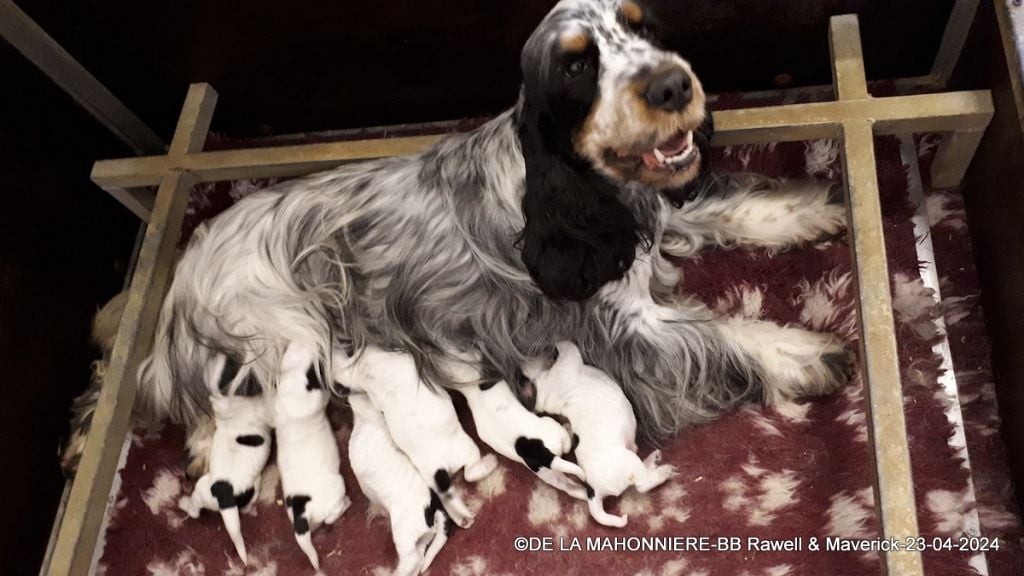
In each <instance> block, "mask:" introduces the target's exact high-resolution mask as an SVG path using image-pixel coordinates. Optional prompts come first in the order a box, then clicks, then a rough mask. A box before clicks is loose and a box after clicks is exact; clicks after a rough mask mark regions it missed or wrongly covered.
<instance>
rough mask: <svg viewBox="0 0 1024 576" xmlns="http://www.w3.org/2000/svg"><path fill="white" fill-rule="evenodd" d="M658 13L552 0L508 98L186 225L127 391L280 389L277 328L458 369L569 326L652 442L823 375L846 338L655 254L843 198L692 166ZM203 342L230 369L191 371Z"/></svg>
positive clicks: (696, 157) (789, 230) (778, 232)
mask: <svg viewBox="0 0 1024 576" xmlns="http://www.w3.org/2000/svg"><path fill="white" fill-rule="evenodd" d="M657 32H658V25H657V23H656V22H654V21H653V19H652V18H651V15H650V14H649V10H647V9H645V7H644V5H643V3H642V0H625V1H620V0H563V1H561V2H559V3H558V4H557V5H556V6H555V7H554V9H553V10H552V11H551V12H550V14H548V16H547V17H546V18H545V19H544V20H543V21H542V22H541V23H540V25H539V26H538V27H537V29H536V30H535V31H534V33H533V34H532V35H531V36H530V38H529V40H528V41H527V42H526V45H525V47H524V48H523V51H522V73H523V84H522V89H521V93H520V96H519V99H518V101H517V102H516V103H515V105H514V106H513V107H512V108H511V109H509V110H507V111H506V112H504V113H503V114H501V115H499V116H497V117H496V118H494V119H493V120H491V121H490V122H488V123H486V124H485V125H483V126H481V127H480V128H478V129H476V130H474V131H472V132H469V133H465V134H459V135H454V136H451V137H449V138H446V139H444V140H443V141H440V142H439V143H437V144H436V145H434V146H432V147H430V148H429V149H427V150H425V151H423V152H422V153H419V154H416V155H413V156H406V157H399V158H386V159H380V160H375V161H369V162H362V163H356V164H348V165H344V166H341V167H339V168H337V169H334V170H330V171H327V172H323V173H319V174H315V175H312V176H309V177H306V178H302V179H297V180H292V181H288V182H284V183H282V184H280V185H277V186H275V187H273V188H271V189H268V190H265V191H262V192H259V193H256V194H254V195H251V196H249V197H247V198H245V199H244V200H242V201H240V202H238V203H237V204H236V205H235V206H233V207H232V208H231V209H229V210H228V211H226V212H224V213H223V214H221V215H220V216H218V217H216V218H215V219H213V220H212V221H210V222H208V223H207V224H205V225H204V226H202V227H201V228H200V229H199V230H198V231H197V232H196V234H195V236H194V237H193V238H192V240H191V243H190V244H189V246H188V248H187V250H186V252H185V253H184V255H183V257H182V259H181V261H180V264H179V265H178V268H177V270H176V273H175V276H174V280H173V284H172V286H171V288H170V291H169V293H168V294H167V297H166V300H165V302H164V305H163V309H162V312H161V316H160V321H159V326H158V329H157V335H156V340H155V344H154V348H153V352H152V355H151V356H150V358H149V359H148V360H147V361H146V362H145V364H144V365H143V367H142V369H141V370H140V380H141V381H140V399H141V400H142V401H143V403H144V406H146V407H148V408H149V409H150V410H151V411H152V412H154V413H155V414H158V415H163V416H167V415H169V416H171V417H172V418H173V419H174V420H176V421H178V422H180V423H183V424H185V425H186V426H188V427H190V428H191V429H197V430H208V427H202V426H197V424H198V423H199V422H200V420H201V419H202V417H203V416H204V415H205V414H206V413H208V411H209V400H208V397H209V395H210V392H211V390H210V388H211V387H214V386H217V387H220V388H221V389H222V391H232V392H235V393H253V392H255V391H258V390H260V389H262V388H264V387H272V386H275V384H276V381H277V380H278V378H279V376H280V371H281V358H282V356H283V355H284V351H285V350H286V349H287V348H288V347H289V346H303V347H304V348H306V349H308V350H312V351H314V354H313V356H314V358H315V359H314V360H313V361H312V365H311V368H312V369H313V370H316V371H318V372H319V373H321V374H330V366H329V363H330V357H331V349H332V347H334V346H339V345H342V346H346V347H348V348H349V349H354V350H356V351H358V350H360V349H361V348H362V347H363V346H365V345H367V344H374V345H377V346H380V347H384V348H387V349H392V350H402V351H404V352H406V353H408V354H410V355H411V356H412V357H413V358H414V359H415V361H416V364H417V366H418V368H419V370H420V372H421V374H422V376H423V378H424V379H425V380H426V381H427V382H430V383H432V384H435V385H442V386H454V385H457V384H458V383H457V382H454V381H453V380H454V379H455V376H453V372H452V370H450V367H451V363H450V361H451V360H452V359H453V358H458V359H464V358H466V357H467V356H466V354H467V353H468V354H471V355H472V356H471V357H474V358H482V359H483V366H484V367H485V368H486V370H487V373H488V374H490V375H492V376H493V377H494V378H495V379H496V378H506V379H508V380H509V381H516V380H515V379H514V378H513V374H514V373H515V371H516V370H517V368H518V367H519V366H520V365H522V364H523V363H524V362H525V361H527V360H529V359H531V358H535V357H539V356H541V355H543V354H547V353H548V352H549V351H550V350H551V349H552V347H553V344H554V343H555V342H557V341H560V340H571V341H573V342H575V343H577V344H578V346H579V348H580V349H581V351H582V352H583V354H584V356H585V359H586V361H587V362H588V363H589V364H593V365H595V366H597V367H599V368H601V369H602V370H604V371H606V372H607V373H608V374H610V375H611V376H612V377H613V378H615V379H616V380H617V381H618V382H619V383H620V384H621V386H622V388H623V389H624V390H625V392H626V393H627V395H628V396H629V398H630V400H631V402H632V404H633V406H634V409H635V411H636V413H637V417H638V421H639V427H640V430H641V432H642V434H643V435H644V436H645V437H647V438H658V437H663V436H665V435H668V434H671V433H674V432H676V431H678V430H680V429H682V428H684V427H686V426H689V425H692V424H695V423H700V422H703V421H706V420H708V419H709V418H711V417H713V416H715V415H716V414H718V413H720V412H722V411H724V410H727V409H729V408H730V407H732V406H734V405H736V404H737V403H740V402H746V401H763V402H767V403H771V402H776V401H779V400H782V399H788V398H792V397H796V396H800V395H816V394H822V393H827V392H829V391H831V390H833V389H835V388H836V387H837V386H838V385H840V384H841V383H842V382H843V381H844V380H845V378H846V370H847V367H848V364H849V354H848V352H847V351H846V350H845V349H844V348H843V346H842V344H841V343H840V341H839V340H838V339H837V338H835V337H833V336H832V335H828V334H821V333H814V332H809V331H806V330H803V329H800V328H795V327H783V326H779V325H776V324H774V323H770V322H765V321H757V320H749V319H735V318H721V317H717V316H716V315H715V314H714V313H713V312H712V311H710V310H709V309H708V308H706V307H705V306H704V305H702V304H701V303H699V302H697V301H696V300H693V299H690V298H686V297H684V296H679V295H673V292H674V287H675V286H676V285H677V283H678V282H679V273H678V271H677V269H676V268H675V267H673V266H672V265H671V264H670V263H669V262H668V261H667V260H666V259H665V256H664V254H668V255H671V256H676V257H686V256H690V255H692V254H694V253H695V252H697V251H698V250H699V249H700V248H702V247H704V246H709V245H718V246H736V245H747V246H763V247H769V248H773V249H778V248H783V247H787V246H791V245H796V244H800V243H807V242H811V241H814V240H816V239H818V238H821V237H824V236H829V235H833V234H836V233H838V232H840V231H841V230H842V229H843V227H844V225H845V209H844V207H843V206H842V205H841V202H840V201H839V200H838V199H837V194H836V191H835V190H834V189H830V188H829V186H827V185H825V184H815V183H806V182H805V183H786V184H780V183H777V182H771V181H766V180H762V179H756V178H737V177H723V176H716V175H713V174H711V173H710V172H709V158H710V154H709V142H710V138H711V134H712V120H711V114H710V113H709V112H708V111H707V109H706V107H705V102H706V101H705V93H704V90H703V88H702V86H701V83H700V80H699V79H698V78H697V76H696V75H695V74H694V71H693V70H692V69H691V67H690V64H689V63H688V62H687V61H686V60H684V59H683V58H681V57H680V56H679V55H677V54H675V53H672V52H669V51H666V50H665V49H663V48H661V47H660V46H659V44H658V42H657V39H656V35H657ZM219 354H223V355H225V356H226V357H227V358H228V369H227V370H225V375H224V376H223V377H222V378H221V380H220V381H219V382H207V381H206V380H205V379H204V373H205V372H206V367H207V366H208V365H209V364H210V363H211V361H212V359H213V358H214V357H216V356H217V355H219ZM521 392H522V391H521ZM521 396H522V397H523V398H522V399H523V400H524V403H527V404H529V401H530V397H529V393H528V392H522V393H521ZM199 434H202V433H199ZM196 440H198V439H197V438H196V437H195V436H194V437H193V438H192V441H193V442H192V445H193V446H198V445H200V444H201V443H199V442H196ZM196 451H197V452H201V450H200V449H196Z"/></svg>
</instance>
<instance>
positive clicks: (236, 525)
mask: <svg viewBox="0 0 1024 576" xmlns="http://www.w3.org/2000/svg"><path fill="white" fill-rule="evenodd" d="M220 517H221V520H223V521H224V529H225V530H227V533H228V537H230V538H231V543H232V544H234V545H235V551H236V552H238V557H239V558H241V559H242V563H243V564H245V565H246V566H248V565H249V555H248V554H247V553H246V551H245V539H243V538H242V523H241V520H240V519H239V514H238V506H232V507H230V508H223V509H221V511H220Z"/></svg>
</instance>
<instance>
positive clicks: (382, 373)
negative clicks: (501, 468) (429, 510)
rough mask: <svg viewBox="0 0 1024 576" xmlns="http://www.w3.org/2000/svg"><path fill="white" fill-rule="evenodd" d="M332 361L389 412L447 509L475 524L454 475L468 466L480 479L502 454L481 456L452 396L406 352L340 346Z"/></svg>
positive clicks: (391, 426) (394, 433) (467, 472)
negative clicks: (425, 377)
mask: <svg viewBox="0 0 1024 576" xmlns="http://www.w3.org/2000/svg"><path fill="white" fill-rule="evenodd" d="M332 362H333V364H334V366H333V371H334V374H333V376H334V380H335V381H336V382H338V383H339V384H341V385H343V386H346V387H348V388H350V389H352V390H356V391H362V392H366V394H368V395H369V397H370V400H371V401H372V402H373V405H374V406H377V407H379V408H380V409H381V411H382V412H383V413H384V420H385V422H387V426H388V431H389V432H390V433H391V438H393V439H394V441H395V445H397V446H398V447H399V448H400V449H401V450H402V452H405V454H406V456H408V457H409V460H411V461H412V463H413V466H415V467H416V469H417V470H418V471H419V472H420V475H421V476H423V479H424V480H425V481H426V483H427V485H428V486H430V487H431V489H432V490H434V491H435V492H437V493H438V494H439V495H440V497H441V502H442V503H443V504H444V508H445V511H446V512H447V513H448V515H449V516H450V517H451V518H452V520H454V521H455V523H456V524H458V525H459V526H461V527H463V528H466V527H468V526H470V525H471V524H472V523H473V513H472V512H471V511H470V510H469V507H468V506H466V504H465V502H463V500H462V498H461V497H460V496H459V494H458V493H457V492H456V490H455V488H454V487H453V485H452V476H453V475H454V474H455V473H456V472H458V471H459V470H460V469H463V477H464V478H465V479H466V481H467V482H476V481H477V480H480V479H481V478H483V477H484V476H487V475H488V474H490V473H491V472H492V471H494V468H495V467H496V466H497V464H498V459H497V458H495V456H494V455H493V454H488V455H487V456H485V457H483V458H481V455H480V449H479V448H478V447H477V445H476V443H475V442H473V439H472V438H470V437H469V434H466V431H465V430H463V429H462V425H461V424H459V418H458V416H457V415H456V414H455V407H454V406H452V399H451V396H449V395H448V393H447V392H446V391H445V390H443V389H441V388H437V389H434V390H432V389H431V388H430V387H429V386H427V385H426V384H424V383H423V382H421V381H420V378H419V374H418V372H417V371H416V364H415V362H414V361H413V359H412V357H411V356H409V355H408V354H404V353H402V352H389V351H386V350H383V349H381V348H378V347H375V346H368V347H366V348H365V349H364V350H363V351H362V353H361V354H359V355H357V356H356V357H355V358H350V357H349V356H348V355H347V354H345V352H344V351H343V350H340V349H337V348H336V349H335V351H334V354H333V358H332Z"/></svg>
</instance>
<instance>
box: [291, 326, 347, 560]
mask: <svg viewBox="0 0 1024 576" xmlns="http://www.w3.org/2000/svg"><path fill="white" fill-rule="evenodd" d="M313 359H314V354H313V352H312V351H311V350H309V349H306V348H303V347H302V346H299V345H295V344H293V345H291V346H289V348H288V350H287V351H286V352H285V354H284V358H283V359H282V362H281V378H280V381H279V382H278V386H277V397H276V398H275V400H274V403H273V406H274V422H275V424H276V434H277V465H278V468H280V471H281V487H282V489H283V491H284V497H285V506H286V508H287V511H288V518H289V519H291V521H292V526H293V527H294V529H295V540H296V541H297V542H298V544H299V547H300V548H301V549H302V551H303V552H304V553H305V554H306V557H307V558H309V562H310V564H312V565H313V567H314V568H316V569H317V570H319V569H320V560H319V556H318V555H317V552H316V548H315V547H314V546H313V541H312V532H313V530H316V529H317V528H318V527H319V526H320V525H322V524H333V523H334V522H335V521H336V520H337V519H338V518H340V517H341V515H342V514H344V513H345V510H347V509H348V507H349V505H350V504H351V501H350V499H349V498H348V496H346V494H345V480H344V479H343V478H342V477H341V474H340V472H339V470H340V467H341V458H340V456H339V454H338V443H337V440H336V438H335V436H334V432H333V431H332V430H331V424H330V422H329V421H328V420H327V413H326V411H325V409H326V408H327V403H328V401H329V396H328V392H327V391H326V390H325V389H324V387H323V384H322V380H321V378H320V376H319V374H318V372H317V367H316V366H315V364H314V362H313Z"/></svg>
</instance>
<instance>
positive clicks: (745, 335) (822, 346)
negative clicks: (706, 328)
mask: <svg viewBox="0 0 1024 576" xmlns="http://www.w3.org/2000/svg"><path fill="white" fill-rule="evenodd" d="M718 326H719V330H720V331H721V332H722V334H723V335H724V336H725V337H726V340H727V341H728V342H730V343H731V344H732V345H733V346H736V347H738V348H739V349H741V350H742V351H743V352H744V353H745V354H747V355H748V356H750V357H751V358H753V359H754V361H755V362H756V363H757V364H758V366H759V367H758V373H759V376H760V379H761V383H762V385H763V400H764V402H765V404H776V403H779V402H782V401H786V400H791V399H793V398H797V397H800V396H821V395H823V394H829V393H831V392H833V391H835V390H836V389H837V388H838V387H839V386H841V385H842V384H843V383H845V382H846V380H847V378H848V377H849V374H850V368H851V356H850V353H849V352H848V351H847V350H846V348H845V347H844V346H843V342H842V341H841V340H839V338H837V337H835V336H834V335H832V334H824V333H821V332H811V331H809V330H804V329H803V328H796V327H790V326H779V325H777V324H774V323H771V322H765V321H761V320H747V319H742V318H729V319H725V320H722V321H719V322H718Z"/></svg>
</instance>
